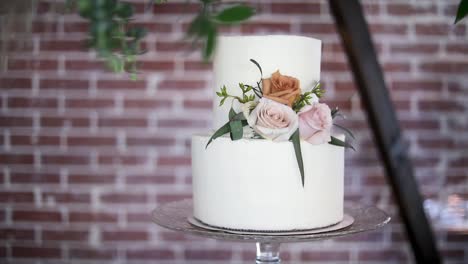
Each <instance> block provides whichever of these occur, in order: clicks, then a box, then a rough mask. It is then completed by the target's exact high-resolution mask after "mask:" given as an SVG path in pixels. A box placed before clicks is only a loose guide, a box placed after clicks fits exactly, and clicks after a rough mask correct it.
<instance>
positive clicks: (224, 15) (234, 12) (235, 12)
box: [214, 5, 255, 24]
mask: <svg viewBox="0 0 468 264" xmlns="http://www.w3.org/2000/svg"><path fill="white" fill-rule="evenodd" d="M254 13H255V10H254V9H253V8H252V7H250V6H246V5H236V6H233V7H228V8H226V9H224V10H222V11H221V12H219V14H217V15H216V16H215V17H214V19H215V20H216V21H217V22H220V23H226V24H235V23H239V22H242V21H244V20H247V19H249V18H250V17H251V16H253V15H254Z"/></svg>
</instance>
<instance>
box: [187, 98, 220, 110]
mask: <svg viewBox="0 0 468 264" xmlns="http://www.w3.org/2000/svg"><path fill="white" fill-rule="evenodd" d="M184 108H186V109H204V110H211V109H212V108H213V101H211V100H191V99H189V100H184Z"/></svg>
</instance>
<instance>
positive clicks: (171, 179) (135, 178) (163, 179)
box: [125, 175, 176, 184]
mask: <svg viewBox="0 0 468 264" xmlns="http://www.w3.org/2000/svg"><path fill="white" fill-rule="evenodd" d="M175 181H176V178H175V176H173V175H131V176H127V177H126V178H125V183H126V184H174V183H175Z"/></svg>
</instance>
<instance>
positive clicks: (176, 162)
mask: <svg viewBox="0 0 468 264" xmlns="http://www.w3.org/2000/svg"><path fill="white" fill-rule="evenodd" d="M190 164H191V157H187V156H160V157H159V158H158V165H160V166H165V165H172V166H184V165H185V166H189V165H190Z"/></svg>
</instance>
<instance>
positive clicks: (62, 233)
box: [0, 0, 468, 263]
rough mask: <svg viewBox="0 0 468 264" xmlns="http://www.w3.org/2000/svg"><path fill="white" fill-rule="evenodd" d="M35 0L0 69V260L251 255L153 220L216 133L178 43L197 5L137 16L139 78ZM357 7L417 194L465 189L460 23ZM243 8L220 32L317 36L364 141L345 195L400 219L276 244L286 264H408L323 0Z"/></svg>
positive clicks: (457, 239) (451, 7)
mask: <svg viewBox="0 0 468 264" xmlns="http://www.w3.org/2000/svg"><path fill="white" fill-rule="evenodd" d="M40 2H41V4H40V5H39V11H38V14H37V16H36V18H35V19H34V23H33V26H32V30H33V33H32V36H28V38H26V40H24V41H22V43H23V44H24V45H23V46H20V45H13V46H10V53H9V56H8V62H7V70H6V71H4V72H1V74H0V87H1V90H0V116H1V117H0V167H1V174H0V204H1V207H0V240H1V241H2V242H1V243H0V258H1V259H2V261H1V262H3V260H8V261H9V263H13V262H15V263H33V262H34V261H35V260H42V261H43V262H41V263H49V262H50V261H52V260H54V261H58V262H57V263H62V262H60V261H64V262H69V261H70V260H72V259H76V260H78V262H81V261H85V260H94V261H96V262H98V263H110V262H114V261H116V260H119V261H121V262H120V263H125V262H132V261H149V262H151V263H159V262H163V260H168V262H167V263H181V262H183V261H184V260H187V263H193V261H194V260H201V261H200V263H219V262H220V261H221V260H222V261H223V262H226V261H231V263H238V262H241V261H242V260H247V262H248V260H251V259H252V257H253V254H254V252H253V245H252V244H237V243H228V242H215V241H211V240H205V239H197V238H193V237H189V236H184V235H181V234H177V233H174V232H170V231H166V230H164V229H161V228H158V227H156V226H155V225H153V224H152V223H151V222H149V217H148V214H149V212H150V211H151V209H153V208H155V207H156V206H157V205H159V204H162V203H165V202H168V201H173V200H178V199H182V198H186V197H190V195H191V177H190V135H192V134H193V133H195V132H200V131H207V130H208V129H209V128H210V121H211V115H210V114H211V100H212V96H213V94H212V87H211V86H210V79H211V67H210V66H209V65H205V64H202V63H201V62H200V59H199V58H200V56H199V55H198V54H197V53H188V52H187V51H186V45H185V44H184V43H182V42H181V41H180V40H181V38H182V36H183V33H182V32H183V27H184V25H186V23H187V22H188V21H190V19H191V18H192V16H193V14H194V13H193V12H194V9H195V10H196V7H194V6H191V7H189V8H183V7H182V5H183V3H184V1H169V2H170V3H169V4H165V5H163V6H161V7H158V8H156V9H155V10H154V12H153V13H152V14H151V13H147V14H141V15H140V16H139V17H138V18H137V21H138V22H140V23H144V24H147V25H148V26H149V27H150V28H151V32H152V34H150V35H149V36H148V37H147V38H146V41H145V44H146V46H147V48H148V50H149V52H148V53H147V54H145V55H143V56H142V57H141V59H140V60H141V62H142V67H141V69H142V70H143V71H144V73H143V74H142V76H141V78H140V79H139V80H138V81H136V82H132V81H129V79H128V78H127V76H116V75H114V74H111V73H108V72H106V71H104V70H103V69H102V67H101V64H99V63H96V61H95V60H94V54H92V53H91V52H88V51H86V50H84V49H82V41H83V39H84V38H85V31H86V24H85V22H84V21H83V20H81V19H80V18H79V17H78V16H76V15H73V14H65V15H64V14H62V13H57V12H55V11H54V9H53V8H52V7H53V5H52V4H50V3H47V2H46V1H40ZM134 2H137V1H134ZM144 2H146V0H145V1H143V0H141V1H138V6H139V10H140V11H141V10H143V3H144ZM171 2H172V3H171ZM289 2H290V3H289ZM363 2H364V7H365V13H366V18H367V20H368V22H369V24H370V27H371V30H372V33H373V38H374V42H375V44H376V47H377V49H378V51H379V60H380V62H381V63H382V65H383V67H384V69H385V77H386V81H387V84H388V86H389V89H390V92H391V96H392V99H393V101H394V104H395V106H396V107H397V114H398V117H399V120H400V122H401V126H402V128H403V129H404V133H405V137H406V139H407V141H408V142H409V143H410V145H411V148H410V152H411V155H412V158H413V161H414V165H415V166H416V175H417V179H418V181H419V183H420V187H421V190H422V191H423V193H424V195H425V196H426V197H434V196H436V195H437V193H438V192H439V190H440V188H441V187H442V186H444V185H445V184H457V183H461V182H462V181H463V180H467V178H468V152H467V149H468V137H467V132H468V117H467V115H468V32H467V26H468V22H467V21H468V20H465V21H464V22H462V23H461V24H459V25H458V26H456V27H455V26H453V25H452V24H453V20H454V15H455V10H456V4H457V2H458V1H455V0H451V1H437V0H428V1H400V0H398V1H390V0H388V1H383V0H382V1H371V0H366V1H363ZM408 2H411V4H408ZM252 3H253V5H255V6H257V7H258V9H259V14H258V15H257V16H256V17H255V19H254V20H253V21H252V22H251V23H248V24H246V25H243V26H242V27H240V28H233V29H225V31H226V32H232V33H245V34H247V33H249V34H250V33H252V34H263V33H284V34H303V35H307V36H313V37H316V38H320V39H322V41H323V60H322V66H323V70H322V80H323V83H324V85H325V87H326V89H327V96H326V102H327V103H329V104H330V105H338V106H339V107H340V108H341V109H343V111H344V112H346V113H347V114H348V120H349V121H348V125H349V126H350V127H352V129H353V130H354V131H356V133H355V134H357V136H358V140H357V148H358V151H357V152H347V154H346V156H347V162H346V200H349V201H358V202H362V203H371V204H375V205H377V206H379V207H380V208H382V209H385V210H386V211H388V212H389V213H390V214H391V215H392V216H393V217H394V219H393V221H392V223H391V224H390V225H388V226H387V227H385V228H384V229H381V230H378V231H375V232H370V233H367V234H362V235H357V236H353V237H348V238H341V239H336V240H333V241H326V242H323V243H318V242H316V243H302V244H293V245H287V246H284V247H283V250H284V251H283V252H284V256H283V257H284V258H285V259H288V260H290V262H291V263H301V262H303V263H305V262H313V261H320V260H331V261H332V262H333V263H376V262H378V263H411V262H412V257H411V251H410V248H409V246H408V243H407V239H406V238H405V235H404V233H403V229H402V225H401V221H400V220H399V217H398V215H397V212H396V207H395V204H394V199H393V197H392V193H391V192H390V190H389V188H388V185H387V182H386V180H385V178H384V175H383V170H382V165H381V163H380V161H379V160H378V158H377V157H376V150H375V145H374V143H373V142H372V140H371V138H372V137H371V134H370V130H369V128H368V125H367V122H366V120H365V115H364V113H363V111H362V108H361V105H360V101H359V96H358V95H357V93H356V89H355V87H354V85H353V82H352V77H351V74H350V72H349V66H348V64H347V62H346V58H345V55H344V54H343V50H342V48H341V44H340V41H339V39H338V36H337V34H336V31H335V27H334V25H333V21H332V18H331V16H330V12H329V8H328V4H327V3H326V1H324V0H323V1H318V0H315V1H288V3H287V4H286V1H263V0H262V1H260V0H259V1H252ZM21 36H22V35H21V34H18V35H16V36H15V38H19V37H21ZM437 238H438V242H439V246H440V249H441V250H442V253H443V255H444V256H445V259H446V261H447V263H463V262H464V263H467V262H468V238H467V237H466V236H457V235H453V234H447V233H445V232H442V231H440V232H438V233H437ZM194 242H196V243H194ZM20 260H24V262H20ZM149 262H148V263H149ZM34 263H36V262H34ZM54 263H55V262H54ZM164 263H166V262H164ZM248 263H251V261H250V262H248Z"/></svg>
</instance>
